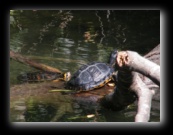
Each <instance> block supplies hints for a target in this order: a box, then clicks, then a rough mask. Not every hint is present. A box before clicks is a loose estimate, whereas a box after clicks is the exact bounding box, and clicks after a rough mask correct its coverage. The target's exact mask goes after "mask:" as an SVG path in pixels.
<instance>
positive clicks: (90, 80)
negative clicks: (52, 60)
mask: <svg viewBox="0 0 173 135" xmlns="http://www.w3.org/2000/svg"><path fill="white" fill-rule="evenodd" d="M117 53H118V51H117V50H114V51H113V52H112V53H111V55H110V58H109V62H108V63H103V62H90V63H88V64H86V65H83V66H81V67H80V68H79V69H78V70H77V71H76V72H75V73H74V74H73V76H72V75H71V73H70V72H66V73H56V72H47V71H42V72H40V71H37V72H32V73H25V74H22V75H19V76H18V77H17V78H18V80H20V81H21V82H40V81H48V80H49V81H51V80H63V81H65V89H71V90H78V91H89V90H93V89H95V88H100V87H102V86H104V85H105V84H106V83H108V82H109V81H111V80H115V78H116V77H115V67H114V65H115V58H116V56H117Z"/></svg>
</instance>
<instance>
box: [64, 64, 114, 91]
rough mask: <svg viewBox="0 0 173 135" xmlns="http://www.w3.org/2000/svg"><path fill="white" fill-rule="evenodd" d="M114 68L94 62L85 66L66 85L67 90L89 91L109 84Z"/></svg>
mask: <svg viewBox="0 0 173 135" xmlns="http://www.w3.org/2000/svg"><path fill="white" fill-rule="evenodd" d="M113 73H114V68H113V67H111V66H110V65H109V64H107V63H102V62H92V63H89V64H87V65H83V66H82V67H81V68H80V69H79V70H78V71H77V72H75V73H74V74H73V76H72V77H71V79H70V80H69V81H68V82H67V83H66V88H67V89H74V90H82V91H88V90H93V89H95V88H100V87H102V86H104V85H105V84H106V83H107V82H109V81H110V80H111V78H112V75H113Z"/></svg>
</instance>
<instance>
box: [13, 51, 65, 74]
mask: <svg viewBox="0 0 173 135" xmlns="http://www.w3.org/2000/svg"><path fill="white" fill-rule="evenodd" d="M10 58H12V59H13V60H16V61H18V62H20V63H23V64H25V65H29V66H31V67H34V68H36V69H39V70H43V71H48V72H58V73H62V72H61V71H60V70H59V69H57V68H53V67H50V66H48V65H45V64H41V63H38V62H35V61H33V60H31V59H28V58H26V57H24V56H22V55H20V54H18V53H15V52H13V51H11V50H10Z"/></svg>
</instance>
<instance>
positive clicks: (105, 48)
mask: <svg viewBox="0 0 173 135" xmlns="http://www.w3.org/2000/svg"><path fill="white" fill-rule="evenodd" d="M33 24H34V25H33ZM158 43H160V11H159V10H139V11H138V10H136V11H135V10H134V11H133V10H125V11H123V10H122V11H121V10H115V11H114V10H103V11H102V10H100V11H96V10H88V11H87V10H85V11H83V10H80V11H75V10H72V11H70V10H51V11H39V10H11V11H10V49H11V50H13V51H15V52H18V53H21V54H22V55H24V56H27V57H29V58H31V59H33V60H35V61H38V62H39V63H44V64H47V65H50V66H52V67H55V68H58V69H60V70H61V71H63V72H67V71H70V72H72V73H74V72H75V71H76V70H77V69H78V68H79V67H80V66H81V65H83V64H87V63H88V62H92V61H101V62H108V58H109V55H110V53H111V52H112V51H113V50H114V49H115V48H116V49H118V50H126V49H127V50H133V51H137V52H139V53H140V54H142V55H143V54H145V53H147V52H149V51H150V50H151V49H152V48H153V47H154V46H156V45H157V44H158ZM33 71H35V69H33V68H31V67H29V66H27V65H22V64H20V63H18V62H15V61H13V60H10V120H11V121H12V122H19V121H26V122H36V121H37V122H43V121H58V122H65V121H67V122H70V121H73V122H75V121H79V122H88V121H92V122H95V121H96V122H125V121H134V116H135V114H136V105H135V104H132V105H131V106H129V107H128V108H127V109H125V110H122V111H117V112H115V111H111V110H106V109H104V108H102V107H100V106H99V105H98V104H92V103H91V104H89V106H88V103H87V104H82V102H79V101H77V100H74V99H73V98H72V97H71V96H70V95H68V94H67V95H64V94H62V93H60V92H54V93H50V92H49V90H51V89H52V88H51V87H50V85H51V83H50V84H49V85H44V83H46V82H44V83H40V84H20V82H18V80H17V79H16V77H17V76H18V75H19V74H20V73H26V72H33ZM52 85H55V84H52ZM159 103H160V100H159V101H158V100H157V101H155V102H154V103H153V104H154V106H159ZM151 121H155V122H158V121H160V107H154V108H152V111H151Z"/></svg>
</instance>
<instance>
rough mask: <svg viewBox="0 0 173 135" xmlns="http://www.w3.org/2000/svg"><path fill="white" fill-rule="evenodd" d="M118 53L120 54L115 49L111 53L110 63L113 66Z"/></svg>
mask: <svg viewBox="0 0 173 135" xmlns="http://www.w3.org/2000/svg"><path fill="white" fill-rule="evenodd" d="M117 54H118V51H117V50H116V49H115V50H114V51H113V52H112V53H111V55H110V58H109V64H110V65H111V66H112V67H113V66H114V65H115V62H116V57H117Z"/></svg>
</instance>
